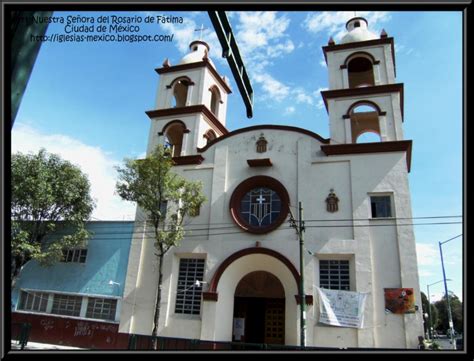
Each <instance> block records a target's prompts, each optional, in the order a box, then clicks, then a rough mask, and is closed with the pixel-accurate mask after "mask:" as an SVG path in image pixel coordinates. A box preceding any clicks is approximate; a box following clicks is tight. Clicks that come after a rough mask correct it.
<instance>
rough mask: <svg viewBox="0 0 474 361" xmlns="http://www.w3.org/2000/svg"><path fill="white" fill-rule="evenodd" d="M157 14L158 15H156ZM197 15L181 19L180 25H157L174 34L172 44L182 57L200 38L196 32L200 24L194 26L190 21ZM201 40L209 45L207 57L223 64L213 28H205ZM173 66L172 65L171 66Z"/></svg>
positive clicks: (220, 48)
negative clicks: (193, 42) (190, 45)
mask: <svg viewBox="0 0 474 361" xmlns="http://www.w3.org/2000/svg"><path fill="white" fill-rule="evenodd" d="M157 14H158V13H157ZM197 14H198V13H194V16H191V17H189V16H185V17H183V23H182V24H179V23H177V24H174V23H161V22H160V23H159V25H160V27H161V28H162V29H163V30H166V31H167V32H168V33H169V34H174V38H173V40H174V43H175V44H176V47H177V48H178V50H179V52H180V53H181V54H183V55H185V54H187V53H189V51H190V50H189V44H190V43H191V42H192V41H194V40H197V39H199V38H200V36H201V33H200V32H199V31H196V30H197V29H200V28H201V24H199V25H198V24H196V22H195V21H194V20H193V19H192V18H195V17H196V15H197ZM202 40H203V41H205V42H206V43H208V44H209V48H210V51H209V56H210V58H212V60H217V61H219V62H223V61H224V60H223V58H222V56H221V55H222V47H221V45H220V43H219V39H218V38H217V35H216V33H215V32H214V29H213V28H206V27H205V26H204V30H203V31H202ZM172 65H173V64H172Z"/></svg>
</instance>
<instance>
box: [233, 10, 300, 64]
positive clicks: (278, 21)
mask: <svg viewBox="0 0 474 361" xmlns="http://www.w3.org/2000/svg"><path fill="white" fill-rule="evenodd" d="M238 14H239V24H238V25H237V34H236V37H237V39H238V41H239V48H241V49H242V51H243V52H244V53H245V55H247V54H249V53H251V52H253V51H254V50H256V49H257V48H260V49H259V50H260V51H262V50H265V48H269V47H272V46H275V45H277V43H276V42H275V40H279V39H280V38H282V37H285V31H286V30H287V28H288V26H289V24H290V19H288V18H287V17H286V16H280V17H278V15H277V13H276V12H274V11H253V12H245V11H244V12H239V13H238ZM290 42H291V41H290ZM288 46H289V43H288V42H287V45H286V47H288ZM291 46H292V47H293V49H294V45H292V43H291Z"/></svg>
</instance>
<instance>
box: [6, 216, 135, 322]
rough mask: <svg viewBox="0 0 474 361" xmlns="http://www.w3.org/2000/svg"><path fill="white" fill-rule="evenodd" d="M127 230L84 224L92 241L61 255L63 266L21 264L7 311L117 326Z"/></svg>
mask: <svg viewBox="0 0 474 361" xmlns="http://www.w3.org/2000/svg"><path fill="white" fill-rule="evenodd" d="M133 225H134V222H133V221H97V222H89V223H88V224H87V226H86V228H87V229H88V230H89V231H90V232H92V235H91V237H90V238H89V240H88V242H87V245H86V246H85V247H84V248H80V249H79V248H78V249H71V250H67V251H65V252H64V259H63V261H61V262H58V263H56V264H54V265H53V266H50V267H43V266H40V265H39V264H38V262H36V261H29V262H27V263H26V264H25V266H24V267H23V269H22V270H21V273H20V277H19V279H18V281H17V283H16V286H15V289H13V290H12V311H13V312H15V313H22V314H42V315H48V314H49V315H51V316H59V317H68V318H71V317H72V318H74V319H76V320H77V319H82V320H102V321H105V322H113V323H117V322H118V321H119V315H120V308H121V300H122V298H123V291H124V285H125V277H126V273H127V265H128V257H129V252H130V244H131V240H132V234H133ZM53 236H54V235H53Z"/></svg>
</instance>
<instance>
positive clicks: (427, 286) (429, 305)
mask: <svg viewBox="0 0 474 361" xmlns="http://www.w3.org/2000/svg"><path fill="white" fill-rule="evenodd" d="M446 281H451V279H449V278H448V279H447V280H446ZM441 282H444V279H443V280H441V281H438V282H435V283H431V284H429V285H426V290H427V291H428V316H429V318H430V328H429V329H428V335H429V337H430V340H432V339H433V322H432V317H431V313H432V312H431V298H430V286H433V285H435V284H437V283H441Z"/></svg>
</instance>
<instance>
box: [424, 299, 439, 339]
mask: <svg viewBox="0 0 474 361" xmlns="http://www.w3.org/2000/svg"><path fill="white" fill-rule="evenodd" d="M421 303H422V306H423V313H427V314H428V317H426V319H425V323H424V326H425V333H426V332H428V328H429V324H430V314H431V322H432V323H431V326H432V327H433V330H434V329H435V326H436V324H437V322H438V310H437V309H436V307H435V306H434V305H433V304H431V305H430V306H431V308H429V303H428V298H427V297H426V295H425V294H424V293H423V292H421Z"/></svg>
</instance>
